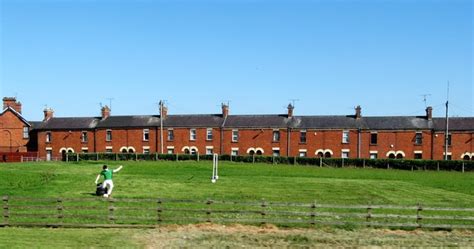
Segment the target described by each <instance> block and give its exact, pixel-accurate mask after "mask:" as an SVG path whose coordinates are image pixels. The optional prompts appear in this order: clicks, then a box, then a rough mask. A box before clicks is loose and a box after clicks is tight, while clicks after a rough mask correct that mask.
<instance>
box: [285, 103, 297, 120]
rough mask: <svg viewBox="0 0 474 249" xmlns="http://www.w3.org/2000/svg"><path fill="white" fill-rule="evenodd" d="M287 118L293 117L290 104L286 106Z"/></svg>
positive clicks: (292, 108) (292, 107)
mask: <svg viewBox="0 0 474 249" xmlns="http://www.w3.org/2000/svg"><path fill="white" fill-rule="evenodd" d="M287 108H288V118H291V117H293V110H294V109H295V107H294V106H293V105H292V104H291V103H290V104H288V107H287Z"/></svg>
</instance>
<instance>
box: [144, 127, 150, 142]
mask: <svg viewBox="0 0 474 249" xmlns="http://www.w3.org/2000/svg"><path fill="white" fill-rule="evenodd" d="M147 137H148V138H147ZM143 141H150V129H143Z"/></svg>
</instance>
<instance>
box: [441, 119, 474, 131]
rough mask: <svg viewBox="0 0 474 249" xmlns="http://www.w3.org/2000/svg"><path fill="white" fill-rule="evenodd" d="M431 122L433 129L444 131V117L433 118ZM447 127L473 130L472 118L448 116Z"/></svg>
mask: <svg viewBox="0 0 474 249" xmlns="http://www.w3.org/2000/svg"><path fill="white" fill-rule="evenodd" d="M433 122H434V130H435V131H444V130H445V129H446V119H445V118H433ZM448 128H449V130H451V131H472V130H474V118H473V117H462V118H461V117H460V118H449V121H448Z"/></svg>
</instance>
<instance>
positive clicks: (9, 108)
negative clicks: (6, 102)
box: [0, 106, 31, 127]
mask: <svg viewBox="0 0 474 249" xmlns="http://www.w3.org/2000/svg"><path fill="white" fill-rule="evenodd" d="M7 111H11V112H12V113H13V114H14V115H15V116H17V117H18V118H19V119H20V120H21V121H22V122H23V123H25V124H26V125H28V126H30V127H31V124H30V123H29V122H28V121H27V120H26V119H25V118H24V117H23V116H22V115H21V114H20V113H19V112H17V111H16V110H15V109H13V108H12V107H11V106H7V108H5V109H3V111H2V113H0V116H1V115H3V114H4V113H5V112H7Z"/></svg>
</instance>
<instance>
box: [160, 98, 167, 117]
mask: <svg viewBox="0 0 474 249" xmlns="http://www.w3.org/2000/svg"><path fill="white" fill-rule="evenodd" d="M167 117H168V107H166V106H165V105H164V103H163V102H161V101H160V118H163V119H166V118H167Z"/></svg>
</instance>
